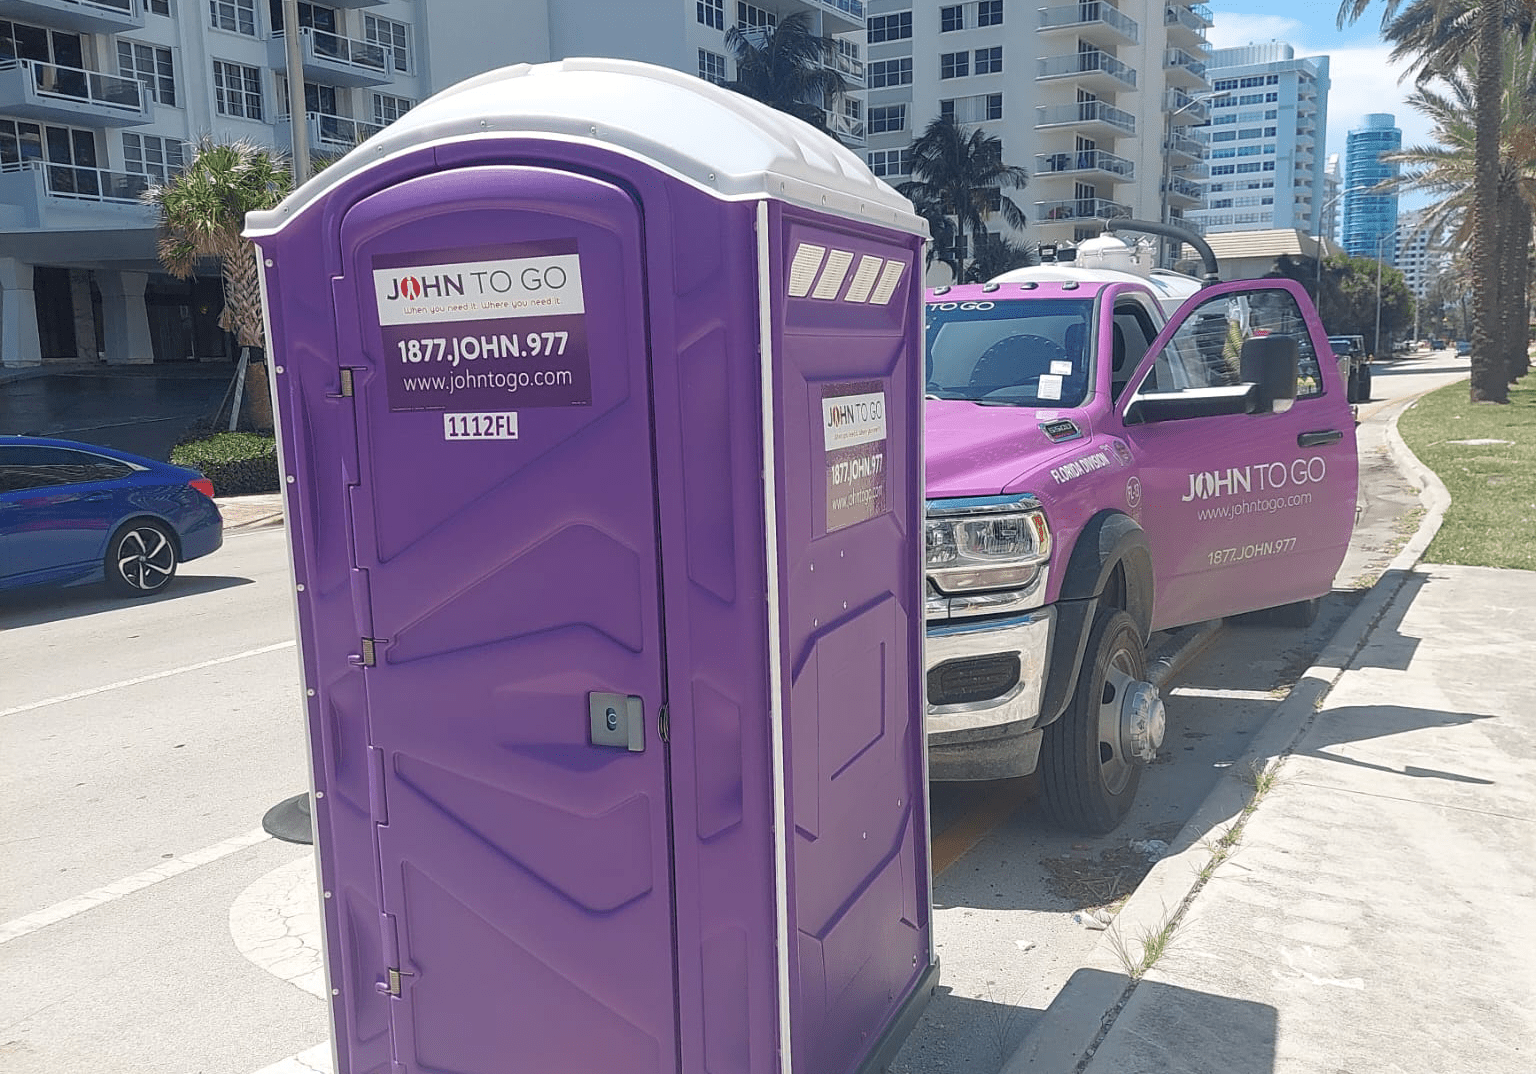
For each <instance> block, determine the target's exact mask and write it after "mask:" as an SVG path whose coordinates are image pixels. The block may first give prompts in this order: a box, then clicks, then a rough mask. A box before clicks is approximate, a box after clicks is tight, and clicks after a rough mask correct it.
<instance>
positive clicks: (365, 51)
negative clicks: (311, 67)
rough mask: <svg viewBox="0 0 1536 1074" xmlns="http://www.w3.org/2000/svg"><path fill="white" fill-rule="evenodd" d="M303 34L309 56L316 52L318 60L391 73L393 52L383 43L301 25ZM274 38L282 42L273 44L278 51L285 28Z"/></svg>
mask: <svg viewBox="0 0 1536 1074" xmlns="http://www.w3.org/2000/svg"><path fill="white" fill-rule="evenodd" d="M299 37H300V38H301V39H302V41H303V43H304V46H305V48H304V53H305V54H306V58H308V56H310V55H312V56H314V58H315V59H316V60H321V61H329V62H330V63H333V64H341V65H343V66H346V67H357V68H361V69H363V70H365V71H369V72H372V73H374V74H378V75H381V76H387V75H388V73H389V71H390V63H391V56H390V52H389V50H388V49H386V48H385V47H384V46H383V45H378V44H374V43H373V42H372V41H359V40H357V39H356V38H352V37H342V36H341V35H340V34H333V33H330V32H329V31H327V30H314V29H311V28H309V27H308V26H304V27H300V29H299ZM272 40H273V41H275V42H277V43H278V45H275V46H273V47H274V50H275V49H276V48H278V47H280V46H281V44H282V42H283V31H282V30H277V31H275V32H274V33H273V34H272Z"/></svg>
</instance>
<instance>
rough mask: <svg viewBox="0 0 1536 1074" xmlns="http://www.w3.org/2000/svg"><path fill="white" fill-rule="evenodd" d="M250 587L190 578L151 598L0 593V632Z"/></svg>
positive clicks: (242, 581) (90, 592)
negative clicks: (223, 590) (236, 587)
mask: <svg viewBox="0 0 1536 1074" xmlns="http://www.w3.org/2000/svg"><path fill="white" fill-rule="evenodd" d="M251 584H253V580H252V579H250V578H232V577H222V576H219V575H192V576H188V577H183V578H176V579H174V580H172V582H171V584H170V585H168V586H166V588H165V590H164V591H163V592H160V593H157V594H155V595H154V596H152V597H119V596H115V595H114V594H112V593H111V592H109V591H108V590H107V588H106V586H105V585H102V584H97V585H85V586H78V587H76V588H71V589H57V588H50V587H38V588H37V589H27V590H22V591H19V592H14V593H0V630H12V629H15V628H16V627H25V626H39V625H41V624H43V623H57V622H60V621H62V620H65V619H78V618H81V617H83V616H87V615H96V614H97V613H99V612H110V611H115V610H117V609H118V608H123V607H129V606H132V607H138V608H142V607H145V606H147V605H150V604H160V603H163V602H165V601H169V600H176V599H177V598H178V597H189V596H193V595H195V594H198V593H215V592H217V591H219V590H221V589H232V588H234V587H235V586H241V585H251Z"/></svg>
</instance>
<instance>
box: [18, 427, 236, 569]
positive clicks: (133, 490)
mask: <svg viewBox="0 0 1536 1074" xmlns="http://www.w3.org/2000/svg"><path fill="white" fill-rule="evenodd" d="M223 542H224V519H223V518H222V517H221V516H220V515H219V508H218V506H217V505H216V504H215V503H214V502H213V483H212V482H211V481H209V480H208V479H207V478H205V477H204V476H203V475H202V474H200V473H198V472H197V471H196V470H188V469H186V468H185V467H181V466H171V465H169V464H168V463H163V462H155V461H153V460H152V459H144V458H140V457H139V456H137V455H128V454H125V453H124V452H121V451H111V450H109V449H107V448H100V447H92V446H91V445H89V444H77V443H74V442H73V441H70V440H48V439H43V438H40V437H33V436H0V590H5V589H18V588H21V587H23V586H34V585H86V584H90V583H94V582H102V581H105V582H106V584H107V586H108V587H109V588H110V589H112V590H113V591H115V592H117V593H120V594H122V595H124V596H130V597H143V596H149V595H150V594H152V593H158V592H159V591H160V590H162V589H164V588H165V587H166V586H167V585H168V584H169V583H170V581H171V579H172V578H174V577H175V576H176V566H177V564H178V563H183V562H185V561H187V560H189V559H197V558H198V557H199V556H206V555H207V554H208V553H210V552H212V551H215V550H216V549H217V548H218V547H219V545H221V544H223Z"/></svg>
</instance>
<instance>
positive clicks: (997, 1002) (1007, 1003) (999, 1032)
mask: <svg viewBox="0 0 1536 1074" xmlns="http://www.w3.org/2000/svg"><path fill="white" fill-rule="evenodd" d="M996 984H997V982H996V981H988V982H987V1015H988V1020H989V1021H990V1023H991V1027H992V1038H993V1043H995V1044H996V1045H997V1055H998V1058H999V1059H1006V1058H1007V1057H1008V1056H1009V1055H1010V1054H1011V1053H1012V1052H1013V1045H1014V1043H1015V1042H1014V1039H1013V1038H1014V1032H1015V1030H1016V1029H1017V1028H1018V1025H1017V1023H1018V1020H1019V1012H1020V1010H1021V1008H1020V1006H1019V1004H1018V1003H1016V1002H1015V1000H1014V997H1013V995H1012V993H1009V992H1006V991H1005V992H1002V993H1000V994H999V993H998V992H996V991H995V990H994V989H995V986H996Z"/></svg>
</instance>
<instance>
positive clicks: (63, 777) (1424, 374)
mask: <svg viewBox="0 0 1536 1074" xmlns="http://www.w3.org/2000/svg"><path fill="white" fill-rule="evenodd" d="M1465 372H1466V362H1465V360H1457V359H1455V358H1454V357H1452V356H1449V355H1437V356H1433V357H1430V358H1428V359H1419V360H1414V361H1410V362H1403V363H1398V364H1396V365H1391V366H1379V367H1378V369H1377V372H1376V382H1375V383H1376V391H1377V394H1378V396H1379V397H1381V398H1382V400H1383V401H1382V402H1377V403H1370V404H1366V405H1365V406H1364V407H1362V409H1361V416H1362V419H1363V424H1362V426H1361V429H1360V432H1361V437H1360V440H1361V454H1362V460H1363V461H1364V462H1366V464H1367V466H1368V467H1369V468H1370V472H1371V473H1372V475H1373V476H1372V477H1371V478H1370V480H1371V481H1372V487H1373V488H1379V489H1381V490H1382V494H1381V495H1380V496H1373V497H1368V498H1367V501H1366V503H1365V504H1364V505H1363V511H1362V520H1361V525H1360V527H1359V528H1358V529H1357V539H1356V549H1355V550H1354V551H1352V553H1351V558H1350V560H1348V561H1346V564H1345V568H1344V569H1343V570H1341V571H1340V582H1339V589H1338V591H1337V592H1336V593H1335V595H1334V597H1333V598H1331V599H1330V600H1329V601H1328V604H1327V607H1326V609H1325V612H1324V615H1323V617H1322V619H1321V620H1320V621H1319V623H1318V624H1317V625H1316V626H1314V627H1313V628H1311V629H1310V630H1308V631H1305V632H1299V631H1288V630H1280V629H1273V628H1262V629H1261V628H1242V629H1229V630H1226V631H1224V632H1223V633H1222V634H1221V635H1220V636H1219V637H1218V639H1217V640H1216V642H1215V643H1213V645H1212V646H1211V647H1210V648H1209V649H1208V650H1207V651H1206V652H1205V653H1204V655H1203V656H1202V657H1201V658H1200V659H1199V660H1197V661H1196V662H1195V663H1194V664H1192V665H1191V666H1190V667H1189V668H1188V669H1186V671H1185V672H1184V673H1183V674H1182V675H1181V676H1180V677H1179V678H1178V679H1177V680H1175V682H1174V683H1173V684H1172V687H1171V690H1170V691H1169V697H1168V714H1169V731H1168V740H1167V742H1168V745H1167V748H1166V750H1165V753H1164V757H1163V758H1162V759H1160V761H1159V763H1158V764H1156V765H1154V766H1153V767H1152V768H1151V769H1150V770H1149V771H1148V772H1147V774H1146V778H1145V779H1144V781H1143V785H1142V793H1141V796H1140V798H1139V800H1138V803H1137V806H1136V809H1135V811H1134V812H1133V814H1132V816H1131V817H1130V818H1129V819H1128V821H1127V822H1126V823H1125V825H1123V827H1122V829H1121V830H1120V831H1119V832H1117V833H1116V834H1115V835H1114V836H1112V837H1106V838H1103V839H1084V838H1081V837H1072V836H1067V835H1063V834H1061V833H1058V832H1055V831H1053V830H1051V829H1050V828H1048V827H1047V826H1045V825H1044V824H1043V822H1041V821H1040V820H1039V819H1038V817H1037V816H1036V814H1035V813H1034V811H1033V810H1032V808H1031V807H1030V805H1029V800H1030V790H1031V788H1030V784H1029V781H1013V782H1011V783H1007V784H985V785H976V784H967V785H950V786H935V787H934V788H933V795H932V797H933V812H934V817H935V828H936V830H937V833H938V834H937V838H936V841H935V848H934V854H935V864H936V866H938V867H940V868H942V872H940V874H939V876H938V879H937V882H936V885H935V904H936V935H937V937H938V942H939V944H940V945H941V946H940V955H941V958H942V960H943V977H942V988H943V993H942V994H941V995H940V996H939V997H937V998H936V999H935V1001H934V1002H933V1004H931V1006H930V1008H929V1012H928V1015H927V1016H926V1017H925V1019H924V1020H923V1022H922V1023H921V1024H920V1025H919V1026H918V1028H917V1030H916V1031H915V1032H914V1034H913V1035H912V1037H911V1038H910V1040H909V1042H908V1045H907V1047H906V1048H905V1049H904V1050H903V1052H902V1054H901V1055H900V1056H899V1057H898V1060H897V1064H896V1066H895V1067H894V1068H893V1069H894V1070H895V1071H898V1072H902V1074H906V1072H910V1074H917V1072H920V1071H921V1072H923V1074H928V1072H931V1071H936V1070H944V1071H953V1072H963V1071H985V1072H987V1074H991V1072H993V1071H996V1070H997V1069H998V1067H999V1065H1000V1064H1001V1061H1002V1059H1003V1058H1004V1057H1006V1056H1007V1055H1008V1054H1009V1052H1010V1051H1011V1050H1012V1047H1013V1045H1014V1044H1015V1043H1016V1042H1017V1040H1018V1039H1019V1038H1020V1037H1021V1036H1022V1034H1023V1033H1024V1031H1025V1030H1026V1029H1027V1028H1028V1026H1029V1025H1030V1023H1031V1022H1032V1021H1033V1019H1034V1018H1036V1017H1037V1016H1038V1014H1039V1012H1040V1011H1042V1010H1043V1009H1044V1008H1045V1007H1046V1006H1047V1005H1048V1004H1049V1002H1050V1000H1051V998H1052V997H1053V996H1054V995H1055V993H1056V992H1057V990H1059V988H1060V987H1061V985H1062V983H1063V982H1065V981H1066V979H1067V978H1068V977H1069V976H1070V975H1071V973H1072V972H1073V970H1075V969H1076V968H1077V967H1078V966H1079V965H1081V963H1082V961H1083V959H1084V958H1085V956H1086V954H1087V952H1088V951H1089V950H1090V949H1091V948H1092V947H1093V945H1095V944H1096V943H1098V941H1099V939H1100V936H1101V935H1102V934H1101V933H1099V932H1096V931H1091V930H1089V929H1086V928H1084V927H1083V926H1082V925H1080V924H1078V923H1076V922H1075V921H1074V920H1073V915H1074V913H1075V912H1077V911H1080V910H1082V909H1085V908H1089V907H1094V906H1099V905H1102V904H1104V903H1109V902H1112V901H1113V900H1114V898H1115V897H1117V896H1118V895H1119V894H1123V893H1124V892H1126V891H1128V890H1129V886H1130V885H1134V883H1135V882H1136V880H1137V879H1138V877H1139V876H1140V875H1141V873H1142V872H1143V871H1144V870H1145V868H1146V867H1148V866H1149V865H1150V861H1151V856H1150V855H1149V854H1148V853H1144V852H1142V851H1140V850H1137V849H1134V848H1132V846H1131V841H1132V840H1156V839H1163V840H1168V839H1171V837H1172V835H1173V833H1175V832H1176V831H1177V830H1178V829H1179V827H1180V826H1181V825H1182V824H1183V822H1184V819H1185V818H1186V817H1187V816H1188V815H1189V813H1190V811H1191V810H1192V809H1193V808H1194V806H1195V805H1196V804H1197V803H1198V802H1200V801H1201V799H1202V798H1203V797H1204V796H1205V793H1206V792H1207V790H1208V789H1209V787H1210V786H1211V785H1212V784H1213V783H1214V782H1215V780H1216V779H1217V778H1218V776H1219V775H1220V773H1221V772H1222V771H1223V770H1224V767H1225V766H1228V765H1230V764H1231V762H1232V759H1233V758H1236V757H1238V756H1240V755H1241V754H1242V752H1243V749H1244V747H1245V745H1246V743H1247V741H1248V739H1249V738H1250V737H1251V735H1252V734H1253V733H1254V731H1255V730H1256V728H1258V727H1259V726H1261V725H1262V724H1263V722H1264V721H1265V719H1267V717H1268V715H1269V714H1270V713H1271V712H1272V711H1273V709H1274V707H1275V706H1276V704H1277V703H1278V701H1279V699H1280V698H1281V697H1283V696H1284V690H1285V689H1286V688H1287V687H1288V685H1289V684H1290V683H1291V682H1294V680H1295V678H1296V676H1297V675H1299V673H1300V672H1301V671H1302V670H1303V669H1305V668H1306V667H1307V666H1308V664H1309V663H1310V662H1311V658H1312V655H1313V654H1315V652H1316V651H1317V650H1318V648H1320V646H1321V645H1322V643H1323V642H1324V641H1325V640H1326V639H1327V638H1328V637H1330V636H1331V634H1332V631H1333V629H1334V628H1335V627H1336V626H1337V624H1338V623H1339V622H1340V621H1341V620H1342V618H1343V616H1344V615H1345V614H1346V613H1347V612H1348V610H1349V608H1350V607H1352V606H1353V602H1354V600H1355V599H1357V593H1356V592H1355V591H1353V586H1355V585H1358V584H1368V581H1369V579H1370V578H1371V577H1372V574H1371V572H1372V570H1376V571H1379V570H1380V568H1381V566H1383V565H1384V564H1385V562H1386V561H1387V560H1388V559H1390V556H1391V552H1392V551H1393V550H1394V549H1393V548H1392V547H1391V546H1392V543H1393V541H1394V539H1395V535H1396V533H1397V530H1396V520H1397V519H1398V518H1399V517H1401V516H1402V514H1403V512H1404V511H1406V510H1408V509H1410V508H1411V507H1412V506H1413V497H1412V493H1411V490H1408V489H1407V488H1406V486H1404V485H1403V484H1402V482H1401V481H1400V480H1397V479H1396V478H1395V472H1394V471H1392V469H1391V466H1390V463H1389V462H1388V461H1386V460H1385V457H1384V456H1383V455H1382V454H1381V451H1382V446H1381V445H1382V436H1381V427H1382V425H1383V423H1384V421H1385V420H1386V419H1387V418H1388V417H1389V416H1390V414H1391V412H1392V410H1393V406H1394V404H1393V403H1392V402H1391V400H1392V399H1395V398H1397V397H1400V396H1403V395H1405V394H1409V393H1413V392H1417V391H1420V390H1423V389H1425V388H1427V387H1430V386H1432V385H1433V384H1435V383H1440V382H1445V381H1447V380H1450V379H1454V378H1455V377H1457V376H1465ZM1394 481H1395V483H1394ZM284 557H285V549H284V545H283V533H282V531H281V530H280V529H266V530H259V531H255V532H251V533H247V534H237V535H233V536H231V537H230V538H229V539H228V540H227V542H226V545H225V547H224V549H222V550H221V551H220V552H219V553H217V554H215V555H213V556H211V557H208V558H207V559H205V560H200V561H196V562H194V563H192V564H188V565H185V566H184V567H183V577H182V578H181V579H179V581H178V583H177V585H176V587H175V588H174V589H173V590H171V591H170V592H169V593H167V594H166V595H164V596H162V597H159V598H157V599H153V600H151V601H147V602H142V603H124V602H121V601H117V600H113V599H110V598H105V597H103V596H101V595H100V594H99V593H95V592H85V591H81V592H75V593H70V594H67V595H62V596H61V595H59V594H47V595H41V596H29V597H23V598H16V597H11V598H0V659H3V666H4V667H5V669H6V671H5V681H4V691H3V693H0V751H3V755H4V757H5V758H6V765H5V770H6V773H7V779H6V783H5V790H4V793H3V798H0V846H3V847H4V855H3V858H0V869H3V871H4V875H5V876H6V878H7V883H6V884H5V885H3V886H0V971H3V972H4V974H5V978H6V980H7V984H8V987H7V989H6V990H5V992H4V998H3V999H0V1068H3V1069H4V1070H5V1071H6V1072H7V1074H57V1072H59V1071H64V1070H77V1069H78V1070H91V1071H93V1072H98V1074H115V1072H119V1071H121V1072H124V1074H140V1072H143V1071H155V1072H157V1074H160V1072H166V1074H171V1072H179V1071H187V1072H194V1071H195V1072H201V1074H252V1072H254V1071H256V1070H258V1069H260V1068H262V1067H264V1066H266V1065H268V1064H270V1063H273V1062H275V1061H277V1060H279V1059H281V1058H283V1057H285V1056H288V1055H290V1054H293V1053H296V1052H299V1051H301V1050H302V1049H306V1048H309V1047H310V1046H312V1045H314V1044H315V1042H316V1041H319V1040H322V1039H324V1037H325V1036H326V1035H327V1032H328V1026H327V1025H326V1018H325V1011H324V1006H323V1004H322V1002H321V1001H320V1000H319V999H317V998H315V997H313V996H311V995H309V994H307V993H305V992H303V991H301V990H300V989H299V988H296V987H295V986H294V985H292V984H290V983H287V982H286V981H283V980H280V979H278V978H277V977H274V976H272V975H271V974H270V973H268V972H267V971H266V970H263V969H260V968H258V967H257V966H256V965H254V964H253V963H251V962H249V961H247V959H246V958H244V957H243V956H242V955H241V954H240V953H239V952H238V951H237V950H236V948H235V946H234V943H233V941H232V939H231V935H230V925H229V922H230V910H231V906H232V905H233V904H234V903H235V900H236V899H237V897H238V896H239V895H240V894H241V893H242V892H244V891H246V890H247V889H248V888H249V887H250V886H251V885H252V884H254V883H256V882H257V881H259V880H260V879H261V878H263V877H266V876H269V875H271V874H272V873H274V872H275V871H276V870H279V869H283V868H286V867H290V866H292V865H293V864H294V863H295V862H298V861H299V860H300V859H302V858H303V857H305V856H306V855H307V854H308V853H309V852H308V850H307V848H301V847H295V846H292V845H289V844H283V843H278V842H275V841H273V840H271V839H269V838H266V837H264V835H263V834H262V833H260V831H259V823H260V818H261V815H262V813H263V812H264V811H265V810H266V809H267V808H268V807H269V806H271V805H272V804H274V803H276V802H277V801H279V800H281V799H283V798H286V797H289V796H290V795H292V794H294V793H296V792H298V791H299V790H302V789H303V788H304V787H306V786H307V774H306V770H305V762H304V743H303V729H302V723H301V718H300V715H299V705H298V696H297V685H296V684H297V672H296V655H295V650H294V648H293V645H292V639H293V625H292V611H291V604H290V599H289V594H288V591H287V587H288V574H287V566H286V563H285V558H284ZM1154 853H1155V849H1154Z"/></svg>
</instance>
